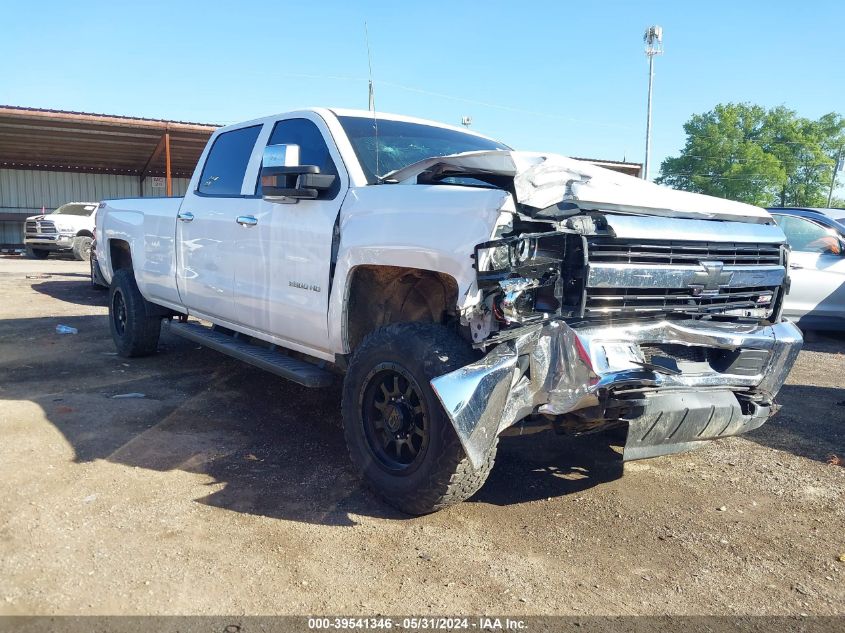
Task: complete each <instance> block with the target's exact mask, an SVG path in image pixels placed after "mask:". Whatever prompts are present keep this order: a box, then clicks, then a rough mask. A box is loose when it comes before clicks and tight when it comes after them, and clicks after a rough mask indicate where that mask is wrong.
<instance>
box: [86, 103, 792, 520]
mask: <svg viewBox="0 0 845 633" xmlns="http://www.w3.org/2000/svg"><path fill="white" fill-rule="evenodd" d="M100 207H101V208H100V211H99V213H98V218H97V229H96V249H97V253H96V256H97V261H98V263H99V266H100V268H101V270H102V275H103V277H104V279H105V281H106V282H107V283H109V284H110V295H109V296H110V300H109V314H110V317H109V318H110V327H111V332H112V336H113V338H114V341H115V344H116V346H117V349H118V351H119V353H120V354H122V355H126V356H140V355H145V354H151V353H153V352H155V351H156V346H157V343H158V338H159V333H160V329H161V324H162V321H165V322H166V323H167V324H168V326H169V327H170V329H171V331H172V332H174V333H175V334H178V335H181V336H185V337H187V338H189V339H191V340H193V341H196V342H198V343H200V344H202V345H205V346H207V347H210V348H213V349H216V350H219V351H221V352H223V353H226V354H229V355H231V356H234V357H236V358H239V359H241V360H244V361H246V362H248V363H252V364H253V365H256V366H258V367H262V368H264V369H267V370H269V371H272V372H274V373H276V374H278V375H280V376H284V377H286V378H289V379H291V380H294V381H296V382H299V383H301V384H303V385H307V386H310V387H316V388H321V387H325V386H326V385H328V384H330V383H331V382H332V381H333V380H334V379H335V377H336V376H337V375H344V376H345V377H344V388H343V402H342V411H343V418H344V430H345V436H346V441H347V444H348V447H349V453H350V455H351V458H352V461H353V462H354V464H355V466H356V467H357V468H358V469H359V470H360V471H361V473H362V475H363V476H364V478H365V479H366V480H367V481H368V482H369V483H370V484H371V485H372V486H373V487H374V488H375V489H376V490H377V491H378V492H379V493H380V494H381V495H382V496H383V497H384V498H385V499H386V500H387V501H388V502H390V503H391V504H393V505H395V506H396V507H398V508H400V509H402V510H404V511H406V512H408V513H413V514H422V513H426V512H432V511H434V510H437V509H440V508H443V507H445V506H447V505H449V504H452V503H455V502H458V501H461V500H463V499H466V498H467V497H469V496H470V495H472V494H473V493H474V492H475V491H476V490H478V489H479V488H480V487H481V485H482V484H483V483H484V481H485V479H486V477H487V475H488V473H489V472H490V468H491V467H492V464H493V460H494V458H495V454H496V445H497V440H498V437H499V435H500V434H502V433H514V432H523V431H525V430H536V429H541V428H553V429H555V430H556V431H558V432H561V433H574V434H580V433H590V432H595V431H599V430H603V429H609V428H614V427H623V428H625V429H627V440H626V444H625V447H624V458H625V459H639V458H644V457H651V456H655V455H663V454H668V453H674V452H678V451H682V450H688V449H690V448H693V447H695V446H697V445H700V444H701V443H702V442H703V441H704V440H710V439H714V438H720V437H725V436H730V435H736V434H738V433H743V432H746V431H748V430H751V429H754V428H756V427H758V426H760V425H761V424H763V422H764V421H765V420H766V419H767V417H768V416H769V415H770V414H771V413H772V412H773V410H774V406H775V405H774V404H773V399H774V397H775V395H776V393H777V392H778V390H779V388H780V387H781V385H782V384H783V382H784V380H785V378H786V375H787V373H788V372H789V369H790V367H791V365H792V363H793V361H794V360H795V357H796V355H797V354H798V351H799V349H800V347H801V343H802V339H801V335H800V332H799V331H798V329H797V328H796V327H795V326H794V325H793V324H792V323H790V322H788V321H785V320H783V319H782V318H781V307H782V304H783V298H784V294H785V293H786V291H787V286H788V279H787V275H786V270H787V268H786V266H787V257H788V249H787V247H786V246H785V239H784V235H783V233H782V232H781V230H780V228H778V226H777V225H776V224H775V223H774V222H773V221H772V218H771V216H770V215H769V214H768V213H767V212H766V211H765V210H763V209H759V208H757V207H752V206H747V205H744V204H739V203H736V202H730V201H727V200H721V199H717V198H711V197H706V196H700V195H695V194H691V193H684V192H678V191H673V190H670V189H666V188H663V187H659V186H656V185H653V184H650V183H647V182H644V181H642V180H639V179H636V178H632V177H629V176H624V175H621V174H617V173H615V172H610V171H607V170H604V169H601V168H598V167H596V166H593V165H591V164H588V163H584V162H580V161H576V160H572V159H568V158H565V157H562V156H556V155H553V154H537V153H522V152H516V151H512V150H511V149H510V148H509V147H507V146H506V145H504V144H502V143H500V142H497V141H494V140H491V139H489V138H486V137H483V136H480V135H477V134H474V133H471V132H469V131H467V130H464V129H458V128H454V127H450V126H446V125H441V124H439V123H434V122H430V121H422V120H417V119H411V118H407V117H402V116H395V115H386V114H377V115H376V114H373V113H372V112H361V111H350V110H337V109H309V110H302V111H297V112H291V113H287V114H282V115H277V116H271V117H266V118H263V119H257V120H254V121H248V122H246V123H240V124H237V125H232V126H228V127H225V128H222V129H220V130H218V131H216V132H215V133H214V135H213V136H212V137H211V139H210V140H209V142H208V145H207V147H206V149H205V151H204V152H203V154H202V156H201V158H200V161H199V164H198V166H197V169H196V171H195V172H194V175H193V178H192V179H191V182H190V185H189V186H188V193H187V195H186V196H185V197H184V199H130V200H113V201H107V202H103V203H101V205H100ZM189 316H192V317H195V319H192V320H188V317H189ZM307 423H308V420H303V424H307Z"/></svg>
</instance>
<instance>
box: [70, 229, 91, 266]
mask: <svg viewBox="0 0 845 633" xmlns="http://www.w3.org/2000/svg"><path fill="white" fill-rule="evenodd" d="M93 241H94V239H93V238H90V237H87V236H85V235H80V236H79V237H75V238H73V258H74V259H75V260H77V261H80V262H87V261H89V260H90V259H91V243H92V242H93Z"/></svg>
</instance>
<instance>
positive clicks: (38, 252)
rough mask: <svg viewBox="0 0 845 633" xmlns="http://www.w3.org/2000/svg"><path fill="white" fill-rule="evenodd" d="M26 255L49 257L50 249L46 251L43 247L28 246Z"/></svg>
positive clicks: (39, 257) (31, 257)
mask: <svg viewBox="0 0 845 633" xmlns="http://www.w3.org/2000/svg"><path fill="white" fill-rule="evenodd" d="M26 256H27V257H29V258H30V259H47V258H48V257H49V256H50V251H45V250H44V249H43V248H32V247H31V246H27V247H26Z"/></svg>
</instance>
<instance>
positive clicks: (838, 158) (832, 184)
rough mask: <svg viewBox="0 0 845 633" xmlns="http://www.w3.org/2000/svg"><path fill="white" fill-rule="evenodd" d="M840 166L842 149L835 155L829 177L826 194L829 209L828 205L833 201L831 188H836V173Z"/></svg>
mask: <svg viewBox="0 0 845 633" xmlns="http://www.w3.org/2000/svg"><path fill="white" fill-rule="evenodd" d="M840 165H842V148H841V147H840V148H839V153H838V154H837V155H836V163H835V164H834V165H833V175H832V176H831V177H830V191H829V192H828V194H827V208H828V209H829V208H830V203H831V202H832V201H833V188H834V187H835V186H836V172H838V171H839V169H840Z"/></svg>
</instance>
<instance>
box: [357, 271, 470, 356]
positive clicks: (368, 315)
mask: <svg viewBox="0 0 845 633" xmlns="http://www.w3.org/2000/svg"><path fill="white" fill-rule="evenodd" d="M457 301H458V282H457V280H456V279H455V278H454V277H453V276H451V275H449V274H447V273H444V272H440V271H436V270H429V269H424V268H415V267H410V266H386V265H374V264H360V265H358V266H355V267H354V268H352V269H350V271H349V275H348V276H347V281H346V291H345V293H344V305H345V310H344V312H343V323H342V336H343V345H344V348H345V349H346V350H348V351H349V352H352V351H354V350H355V348H356V347H358V345H360V344H361V342H362V341H363V340H364V338H365V337H366V336H367V335H368V334H369V333H370V332H373V331H375V330H376V329H378V328H380V327H383V326H385V325H390V324H392V323H410V322H422V323H441V324H445V323H448V322H450V321H454V319H455V317H456V313H457Z"/></svg>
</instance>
